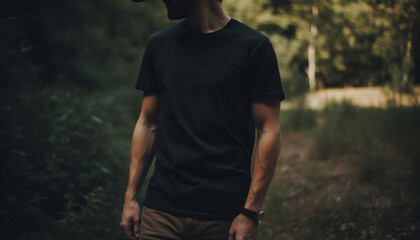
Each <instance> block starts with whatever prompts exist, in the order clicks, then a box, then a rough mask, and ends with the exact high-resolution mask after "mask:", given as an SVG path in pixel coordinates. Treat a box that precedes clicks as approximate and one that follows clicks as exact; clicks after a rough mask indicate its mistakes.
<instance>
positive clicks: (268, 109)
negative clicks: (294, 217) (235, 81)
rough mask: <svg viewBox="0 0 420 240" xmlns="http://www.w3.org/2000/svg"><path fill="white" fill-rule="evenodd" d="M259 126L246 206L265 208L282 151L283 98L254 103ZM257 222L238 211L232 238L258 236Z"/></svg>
mask: <svg viewBox="0 0 420 240" xmlns="http://www.w3.org/2000/svg"><path fill="white" fill-rule="evenodd" d="M251 109H252V114H253V117H254V120H255V126H256V128H257V146H256V148H255V153H254V161H253V162H254V163H253V169H252V180H251V185H250V188H249V192H248V197H247V200H246V203H245V206H244V207H245V208H247V209H249V210H251V211H254V212H258V211H260V210H262V208H263V203H264V199H265V195H266V193H267V190H268V187H269V185H270V183H271V180H272V178H273V175H274V171H275V168H276V165H277V160H278V158H279V154H280V99H267V100H258V101H253V102H252V103H251ZM256 235H257V225H256V224H255V222H254V221H252V220H251V219H250V218H248V217H246V216H245V215H243V214H239V215H238V216H237V217H236V218H235V219H234V220H233V222H232V225H231V228H230V231H229V240H240V239H252V240H254V239H256V237H257V236H256Z"/></svg>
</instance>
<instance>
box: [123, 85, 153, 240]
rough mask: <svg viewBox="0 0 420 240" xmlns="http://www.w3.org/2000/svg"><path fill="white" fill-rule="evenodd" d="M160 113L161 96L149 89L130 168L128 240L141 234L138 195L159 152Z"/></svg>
mask: <svg viewBox="0 0 420 240" xmlns="http://www.w3.org/2000/svg"><path fill="white" fill-rule="evenodd" d="M158 115H159V95H158V94H157V93H146V92H145V94H144V96H143V103H142V107H141V113H140V116H139V119H138V120H137V123H136V126H135V128H134V132H133V137H132V141H131V160H130V170H129V177H128V184H127V190H126V192H125V198H124V207H123V212H122V217H121V222H120V225H121V227H122V228H123V229H124V233H125V236H126V238H127V239H137V238H138V237H139V232H140V207H139V204H138V202H137V200H136V197H137V193H138V190H139V189H140V187H141V185H142V184H143V182H144V179H145V178H146V175H147V172H148V170H149V167H150V164H151V163H152V160H153V158H154V155H155V151H154V140H155V134H156V129H157V119H158Z"/></svg>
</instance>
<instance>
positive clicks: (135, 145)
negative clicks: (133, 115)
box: [125, 119, 156, 200]
mask: <svg viewBox="0 0 420 240" xmlns="http://www.w3.org/2000/svg"><path fill="white" fill-rule="evenodd" d="M155 133H156V127H155V126H154V125H151V124H148V123H146V122H145V121H142V119H139V120H138V121H137V124H136V126H135V128H134V132H133V137H132V141H131V160H130V170H129V177H128V184H127V190H126V193H125V198H126V199H129V200H132V199H134V198H135V197H136V196H137V193H138V190H139V188H140V187H141V185H142V184H143V182H144V179H145V178H146V175H147V172H148V170H149V168H150V164H151V163H152V160H153V157H154V155H155V151H154V139H155Z"/></svg>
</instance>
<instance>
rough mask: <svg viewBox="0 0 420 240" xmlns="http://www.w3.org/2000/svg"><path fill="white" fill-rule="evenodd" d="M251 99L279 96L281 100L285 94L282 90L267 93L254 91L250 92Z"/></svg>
mask: <svg viewBox="0 0 420 240" xmlns="http://www.w3.org/2000/svg"><path fill="white" fill-rule="evenodd" d="M250 98H251V100H263V99H273V98H280V101H283V100H284V99H285V98H286V96H285V95H284V93H283V92H268V93H255V94H251V96H250Z"/></svg>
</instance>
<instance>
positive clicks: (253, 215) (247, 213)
mask: <svg viewBox="0 0 420 240" xmlns="http://www.w3.org/2000/svg"><path fill="white" fill-rule="evenodd" d="M241 214H242V215H244V216H246V217H248V218H250V219H251V220H252V221H253V222H254V223H255V224H258V221H257V215H258V213H257V212H254V211H251V210H249V209H247V208H242V210H241Z"/></svg>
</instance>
